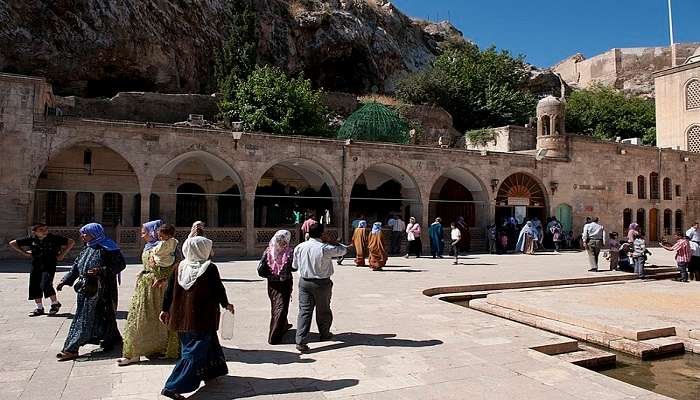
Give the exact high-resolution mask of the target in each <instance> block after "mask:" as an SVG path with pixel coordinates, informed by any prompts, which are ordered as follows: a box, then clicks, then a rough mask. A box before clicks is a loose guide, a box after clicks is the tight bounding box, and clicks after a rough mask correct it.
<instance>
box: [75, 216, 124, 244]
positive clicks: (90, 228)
mask: <svg viewBox="0 0 700 400" xmlns="http://www.w3.org/2000/svg"><path fill="white" fill-rule="evenodd" d="M80 234H81V235H90V236H92V240H90V241H89V242H87V245H88V246H90V247H92V248H96V247H97V246H102V247H103V248H104V249H105V250H108V251H114V250H119V245H117V243H116V242H115V241H114V240H112V239H110V238H108V237H107V235H106V234H105V229H104V228H103V227H102V225H100V224H98V223H97V222H92V223H90V224H87V225H84V226H83V227H82V228H80Z"/></svg>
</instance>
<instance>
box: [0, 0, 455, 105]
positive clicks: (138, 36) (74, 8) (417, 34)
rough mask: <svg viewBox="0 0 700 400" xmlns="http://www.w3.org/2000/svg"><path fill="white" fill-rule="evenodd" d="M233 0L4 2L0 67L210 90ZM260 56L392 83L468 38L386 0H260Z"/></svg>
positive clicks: (348, 87) (55, 76)
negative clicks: (452, 43) (446, 46)
mask: <svg viewBox="0 0 700 400" xmlns="http://www.w3.org/2000/svg"><path fill="white" fill-rule="evenodd" d="M226 3H227V0H202V1H191V0H173V1H167V2H163V1H158V0H124V1H119V2H104V1H99V0H76V1H65V0H61V1H52V2H46V1H40V0H24V1H21V2H20V1H9V2H0V71H3V72H14V73H20V74H28V75H40V76H46V77H47V78H48V80H49V81H50V82H51V83H53V84H54V90H55V91H56V92H57V93H58V94H73V95H82V96H112V95H114V94H116V93H117V92H119V91H134V90H137V91H159V92H165V93H211V92H213V91H214V90H215V89H216V82H215V79H214V67H213V66H214V51H215V49H217V48H219V47H220V46H221V43H222V41H223V40H224V37H225V34H226V32H225V29H224V27H225V26H226V21H225V13H224V11H225V9H226ZM253 3H254V5H255V9H256V14H257V25H258V36H259V41H258V59H259V61H260V62H265V63H271V64H274V65H278V66H281V67H284V68H286V69H287V70H288V71H290V72H292V73H298V72H303V73H304V74H305V76H306V77H308V78H311V79H312V80H313V82H314V83H315V84H316V85H317V86H319V87H323V88H325V89H327V90H337V91H350V92H360V91H369V90H372V89H373V88H375V87H376V88H377V90H379V91H391V90H392V89H393V87H394V83H395V82H396V79H397V78H398V77H400V76H401V75H402V74H405V73H406V72H407V71H413V70H416V69H419V68H421V67H423V66H425V65H426V64H428V63H429V62H430V61H431V60H433V59H434V58H435V56H436V55H437V54H438V53H439V50H440V45H441V43H443V42H445V41H448V40H449V41H453V40H463V39H462V35H461V33H460V32H459V31H457V30H456V29H454V27H452V25H450V24H448V23H439V24H432V23H428V22H424V21H416V20H412V19H410V18H408V17H407V16H405V15H404V14H403V13H401V12H400V11H399V10H398V9H396V8H395V7H394V6H393V5H392V4H391V3H389V2H388V1H384V0H331V1H319V0H291V1H284V0H255V1H254V2H253Z"/></svg>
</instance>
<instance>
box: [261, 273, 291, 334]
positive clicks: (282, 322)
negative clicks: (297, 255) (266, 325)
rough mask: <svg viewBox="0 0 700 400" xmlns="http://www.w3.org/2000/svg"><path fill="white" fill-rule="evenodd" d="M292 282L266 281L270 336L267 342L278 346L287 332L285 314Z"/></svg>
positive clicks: (287, 309) (287, 325)
mask: <svg viewBox="0 0 700 400" xmlns="http://www.w3.org/2000/svg"><path fill="white" fill-rule="evenodd" d="M292 287H293V286H292V280H291V279H289V280H286V281H271V280H269V279H268V281H267V296H268V297H269V298H270V334H269V335H268V338H267V342H268V343H270V344H279V343H281V342H282V338H283V337H284V334H285V333H287V331H288V330H289V321H288V320H287V313H288V312H289V300H290V299H291V297H292Z"/></svg>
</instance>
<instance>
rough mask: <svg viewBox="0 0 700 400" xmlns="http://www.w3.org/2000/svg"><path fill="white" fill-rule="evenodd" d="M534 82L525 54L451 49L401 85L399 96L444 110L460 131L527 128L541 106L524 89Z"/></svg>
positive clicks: (409, 101)
mask: <svg viewBox="0 0 700 400" xmlns="http://www.w3.org/2000/svg"><path fill="white" fill-rule="evenodd" d="M528 79H529V74H528V71H527V68H526V66H525V63H524V60H523V57H522V56H518V57H513V56H512V55H511V54H510V53H509V52H507V51H497V50H496V49H495V48H494V47H491V48H488V49H486V50H480V49H479V48H478V47H477V46H476V45H464V46H459V47H456V48H449V49H447V50H446V51H445V52H443V53H442V54H441V55H440V56H438V58H437V59H436V60H435V61H434V62H433V64H432V65H431V66H430V67H428V68H427V69H425V70H422V71H420V72H417V73H414V74H412V75H409V76H408V77H406V78H405V79H403V80H402V81H401V82H399V85H398V90H397V96H398V97H399V98H400V99H401V100H403V101H405V102H407V103H413V104H431V105H437V106H440V107H442V108H444V109H445V110H447V111H448V112H449V113H450V114H452V118H453V120H454V125H455V128H457V129H458V130H460V131H466V130H471V129H480V128H486V127H494V126H502V125H508V124H525V123H526V122H527V121H528V119H529V117H530V116H532V115H533V114H534V111H535V105H536V99H535V97H534V96H533V95H532V94H531V93H529V92H528V91H527V90H525V89H524V84H525V83H526V82H527V81H528Z"/></svg>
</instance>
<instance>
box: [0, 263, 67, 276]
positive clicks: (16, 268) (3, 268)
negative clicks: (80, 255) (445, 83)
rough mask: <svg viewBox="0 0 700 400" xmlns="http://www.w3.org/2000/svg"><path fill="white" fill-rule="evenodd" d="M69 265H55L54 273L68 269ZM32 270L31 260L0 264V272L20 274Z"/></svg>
mask: <svg viewBox="0 0 700 400" xmlns="http://www.w3.org/2000/svg"><path fill="white" fill-rule="evenodd" d="M70 268H71V267H56V273H59V272H67V271H70ZM31 270H32V264H31V261H29V262H28V263H27V264H20V263H16V264H15V263H12V264H3V265H0V274H22V273H27V274H28V273H29V272H30V271H31Z"/></svg>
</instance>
